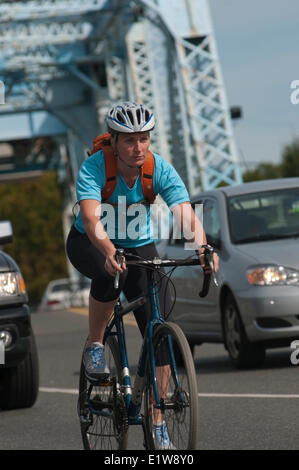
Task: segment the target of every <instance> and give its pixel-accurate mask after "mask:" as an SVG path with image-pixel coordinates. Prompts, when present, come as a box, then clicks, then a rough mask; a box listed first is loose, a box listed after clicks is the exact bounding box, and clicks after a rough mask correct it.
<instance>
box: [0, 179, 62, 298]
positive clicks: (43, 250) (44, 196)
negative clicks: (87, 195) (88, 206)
mask: <svg viewBox="0 0 299 470" xmlns="http://www.w3.org/2000/svg"><path fill="white" fill-rule="evenodd" d="M0 200H1V206H0V220H10V221H11V223H12V226H13V232H14V241H13V243H11V244H9V245H5V246H4V249H5V251H6V252H7V253H8V254H9V255H11V256H12V257H13V259H14V260H15V261H16V263H17V264H18V265H19V267H20V269H21V271H22V274H23V276H24V279H25V283H26V286H27V290H28V293H29V301H30V304H31V305H37V304H38V303H39V302H40V300H41V296H42V294H43V291H44V289H45V287H46V286H47V284H48V283H49V281H51V280H53V279H57V278H60V277H67V267H66V257H65V248H64V237H63V229H62V197H61V193H60V190H59V186H58V185H57V177H56V172H54V171H51V172H50V171H49V172H45V173H43V175H42V176H41V177H40V178H38V179H35V180H32V181H27V182H26V181H23V182H17V183H4V184H1V185H0Z"/></svg>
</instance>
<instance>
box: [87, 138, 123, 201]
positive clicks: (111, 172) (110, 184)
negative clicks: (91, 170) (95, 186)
mask: <svg viewBox="0 0 299 470" xmlns="http://www.w3.org/2000/svg"><path fill="white" fill-rule="evenodd" d="M99 150H102V151H103V154H104V159H105V173H106V183H105V186H104V188H103V189H102V191H101V195H102V201H105V200H106V199H108V197H110V196H111V194H112V193H113V191H114V189H115V186H116V183H117V161H116V157H115V155H114V151H113V148H112V146H111V134H109V132H106V134H101V135H99V136H97V137H96V138H95V139H94V141H93V149H92V152H91V155H92V154H94V153H96V152H98V151H99Z"/></svg>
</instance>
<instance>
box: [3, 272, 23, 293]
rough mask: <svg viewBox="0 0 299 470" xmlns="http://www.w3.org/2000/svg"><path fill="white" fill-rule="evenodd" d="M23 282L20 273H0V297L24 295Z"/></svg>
mask: <svg viewBox="0 0 299 470" xmlns="http://www.w3.org/2000/svg"><path fill="white" fill-rule="evenodd" d="M25 292H26V287H25V282H24V279H23V277H22V275H21V274H20V273H13V272H11V273H0V296H1V297H2V296H7V295H17V294H24V293H25Z"/></svg>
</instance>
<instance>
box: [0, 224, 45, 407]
mask: <svg viewBox="0 0 299 470" xmlns="http://www.w3.org/2000/svg"><path fill="white" fill-rule="evenodd" d="M12 237H13V232H12V227H11V224H10V222H8V221H3V222H0V245H4V244H5V243H9V242H11V241H12ZM0 342H1V352H2V353H4V354H2V356H4V358H3V357H2V360H1V364H0V409H13V408H24V407H31V406H32V405H33V404H34V403H35V401H36V398H37V394H38V387H39V368H38V354H37V348H36V342H35V337H34V333H33V330H32V327H31V317H30V308H29V306H28V296H27V292H26V287H25V283H24V279H23V277H22V274H21V271H20V269H19V267H18V265H17V264H16V262H15V261H14V260H13V259H12V258H11V257H10V256H9V255H8V254H6V253H4V252H3V251H0ZM3 350H4V351H3ZM3 359H4V360H3Z"/></svg>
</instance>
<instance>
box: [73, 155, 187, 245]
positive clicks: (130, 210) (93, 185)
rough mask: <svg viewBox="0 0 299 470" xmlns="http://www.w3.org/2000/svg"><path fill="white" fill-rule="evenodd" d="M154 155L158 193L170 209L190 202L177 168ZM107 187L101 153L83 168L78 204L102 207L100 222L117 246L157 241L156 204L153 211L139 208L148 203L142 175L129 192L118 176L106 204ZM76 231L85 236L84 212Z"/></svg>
mask: <svg viewBox="0 0 299 470" xmlns="http://www.w3.org/2000/svg"><path fill="white" fill-rule="evenodd" d="M153 155H154V160H155V168H154V179H153V189H154V193H155V194H156V195H158V194H160V196H161V197H162V198H163V200H164V201H165V202H166V204H167V205H168V207H169V209H171V208H172V207H174V206H176V205H177V204H181V203H182V202H189V201H190V198H189V194H188V191H187V189H186V186H185V184H184V183H183V181H182V179H181V178H180V176H179V175H178V173H177V172H176V170H175V169H174V167H173V166H172V165H171V164H170V163H168V162H167V161H166V160H164V159H163V158H162V157H160V156H159V155H158V154H156V153H153ZM105 183H106V175H105V160H104V154H103V152H102V151H101V150H100V151H99V152H97V153H95V154H93V155H91V156H90V157H88V158H87V159H86V160H85V161H84V162H83V163H82V165H81V167H80V170H79V174H78V178H77V184H76V192H77V200H78V202H79V203H80V201H82V200H83V199H95V200H97V201H99V202H101V203H102V204H101V208H102V214H101V219H100V220H101V222H102V224H103V225H104V227H105V230H106V231H107V234H108V236H109V238H110V239H111V241H112V242H114V243H115V244H117V245H119V246H121V247H124V248H130V247H137V246H142V245H147V244H149V243H152V242H153V241H155V236H154V235H155V234H154V231H153V227H152V225H153V224H152V218H153V214H154V216H155V214H156V212H155V211H153V210H152V209H153V208H154V206H156V204H153V205H152V206H151V207H149V206H148V205H144V204H136V203H139V202H140V201H142V200H144V196H143V192H142V183H141V175H140V174H139V175H138V178H137V179H136V181H135V184H134V186H133V187H132V188H129V187H128V185H127V184H126V182H125V181H124V179H123V178H122V176H121V175H120V173H118V175H117V184H116V187H115V189H114V191H113V194H112V196H110V197H109V198H108V199H107V200H106V201H103V202H102V198H101V190H102V189H103V188H104V186H105ZM108 202H110V204H109V203H108ZM111 203H112V204H115V205H112V204H111ZM151 208H152V209H151ZM155 209H156V208H155ZM75 228H76V229H77V230H78V231H79V232H81V233H85V230H84V226H83V222H82V217H81V213H80V212H79V214H78V216H77V218H76V221H75Z"/></svg>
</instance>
